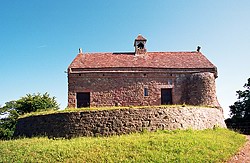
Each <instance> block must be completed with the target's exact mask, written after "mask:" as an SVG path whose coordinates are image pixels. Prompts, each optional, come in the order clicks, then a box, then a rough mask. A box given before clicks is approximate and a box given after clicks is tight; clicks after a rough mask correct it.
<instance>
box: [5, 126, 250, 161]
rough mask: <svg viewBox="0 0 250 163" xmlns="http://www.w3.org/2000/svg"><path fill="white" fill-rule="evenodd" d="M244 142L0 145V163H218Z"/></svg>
mask: <svg viewBox="0 0 250 163" xmlns="http://www.w3.org/2000/svg"><path fill="white" fill-rule="evenodd" d="M245 141H246V138H245V137H244V136H243V135H240V134H238V133H235V132H233V131H229V130H227V129H214V130H203V131H194V130H185V131H183V130H182V131H181V130H175V131H157V132H144V133H135V134H130V135H122V136H111V137H81V138H74V139H70V140H68V139H57V140H53V139H48V138H31V139H28V138H24V139H17V140H10V141H0V162H222V161H225V160H227V159H228V158H229V157H230V156H232V155H233V154H234V153H235V152H237V150H238V149H239V147H241V146H242V145H243V144H244V143H245Z"/></svg>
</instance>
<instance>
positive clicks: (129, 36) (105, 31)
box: [0, 0, 250, 116]
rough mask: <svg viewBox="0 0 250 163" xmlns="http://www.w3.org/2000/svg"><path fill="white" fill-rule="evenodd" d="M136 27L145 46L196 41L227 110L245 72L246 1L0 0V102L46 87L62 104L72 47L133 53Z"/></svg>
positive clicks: (178, 46)
mask: <svg viewBox="0 0 250 163" xmlns="http://www.w3.org/2000/svg"><path fill="white" fill-rule="evenodd" d="M139 33H141V34H142V35H143V36H145V37H146V38H147V39H148V42H147V49H148V51H193V50H196V47H197V46H198V45H199V46H201V47H202V49H201V51H202V53H203V54H204V55H205V56H206V57H207V58H208V59H209V60H210V61H212V63H214V64H215V65H216V66H217V68H218V72H219V77H218V79H217V80H216V82H217V95H218V99H219V102H220V103H221V105H222V107H223V108H224V111H225V116H227V115H228V110H229V108H228V106H229V105H231V104H233V103H234V101H236V93H235V91H236V90H239V89H243V87H242V86H243V85H244V83H245V82H246V81H247V78H249V77H250V64H249V61H250V54H249V52H250V1H249V0H238V1H235V0H220V1H218V0H210V1H198V0H196V1H195V0H189V1H186V0H176V1H174V0H172V1H170V0H155V1H153V0H137V1H134V0H126V1H117V0H109V1H108V0H102V1H101V0H89V1H87V0H86V1H82V0H70V1H69V0H67V1H66V0H53V1H51V0H42V1H40V0H23V1H21V0H11V1H10V0H1V5H0V61H1V64H0V75H1V79H0V105H4V103H5V102H7V101H10V100H16V99H19V98H20V97H21V96H25V94H27V93H37V92H41V93H45V92H48V93H50V94H51V95H52V96H56V97H57V100H58V102H59V103H60V105H61V108H65V107H66V105H67V75H66V74H65V73H64V71H66V70H67V67H68V65H69V64H70V62H71V61H72V60H73V59H74V57H75V56H76V55H77V53H78V48H80V47H81V48H82V49H83V52H117V51H133V50H134V49H133V41H134V39H135V38H136V36H137V35H138V34H139Z"/></svg>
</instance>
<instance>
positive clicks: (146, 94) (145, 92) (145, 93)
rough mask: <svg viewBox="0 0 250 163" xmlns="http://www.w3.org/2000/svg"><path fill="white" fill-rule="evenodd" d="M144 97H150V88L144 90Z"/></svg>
mask: <svg viewBox="0 0 250 163" xmlns="http://www.w3.org/2000/svg"><path fill="white" fill-rule="evenodd" d="M144 96H148V88H144Z"/></svg>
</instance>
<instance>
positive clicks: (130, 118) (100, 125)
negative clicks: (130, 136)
mask: <svg viewBox="0 0 250 163" xmlns="http://www.w3.org/2000/svg"><path fill="white" fill-rule="evenodd" d="M223 119H224V118H223V114H222V112H221V111H220V110H219V109H216V108H191V107H173V108H150V109H120V110H105V111H84V112H71V113H57V114H49V115H40V116H31V117H26V118H21V119H19V120H18V122H17V125H16V130H15V133H14V135H15V136H28V137H31V136H37V135H38V136H40V135H43V136H44V135H46V136H48V137H68V138H71V137H77V136H108V135H119V134H127V133H131V132H140V131H143V130H149V131H155V130H157V129H164V130H173V129H189V128H192V129H198V130H201V129H207V128H213V127H214V126H220V127H226V126H225V123H224V120H223Z"/></svg>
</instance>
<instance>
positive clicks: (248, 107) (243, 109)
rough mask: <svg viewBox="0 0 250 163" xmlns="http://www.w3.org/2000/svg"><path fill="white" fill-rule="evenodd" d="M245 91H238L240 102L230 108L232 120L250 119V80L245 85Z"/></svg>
mask: <svg viewBox="0 0 250 163" xmlns="http://www.w3.org/2000/svg"><path fill="white" fill-rule="evenodd" d="M244 88H245V90H244V91H241V90H239V91H236V93H237V96H238V101H236V102H235V103H234V105H231V106H229V107H230V114H231V116H232V118H238V119H239V118H243V119H249V118H250V78H249V79H248V82H247V83H245V84H244Z"/></svg>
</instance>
